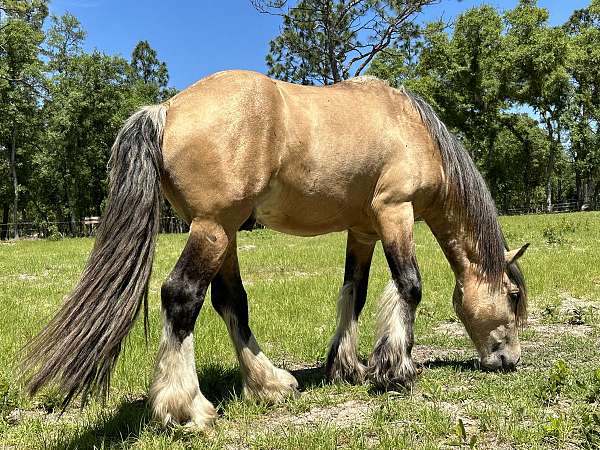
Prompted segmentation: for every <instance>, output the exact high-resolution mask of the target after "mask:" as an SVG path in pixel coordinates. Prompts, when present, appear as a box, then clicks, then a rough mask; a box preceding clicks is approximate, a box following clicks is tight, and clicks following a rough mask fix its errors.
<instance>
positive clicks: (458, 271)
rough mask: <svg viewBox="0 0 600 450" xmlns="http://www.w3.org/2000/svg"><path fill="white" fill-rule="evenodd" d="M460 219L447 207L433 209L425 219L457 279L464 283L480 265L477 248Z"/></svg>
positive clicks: (426, 214)
mask: <svg viewBox="0 0 600 450" xmlns="http://www.w3.org/2000/svg"><path fill="white" fill-rule="evenodd" d="M457 217H459V216H458V215H457V214H456V213H454V212H453V211H449V210H448V208H447V207H446V206H440V207H435V208H431V209H430V210H429V213H425V214H423V218H424V219H425V221H426V222H427V225H428V226H429V228H430V229H431V231H432V232H433V234H434V236H435V238H436V239H437V241H438V243H439V244H440V247H441V248H442V250H443V252H444V255H446V259H447V260H448V262H449V263H450V266H451V267H452V270H453V272H454V275H455V276H456V279H457V280H459V281H462V280H463V279H464V277H465V276H466V274H467V273H469V272H470V271H472V270H473V267H474V266H475V265H476V264H477V263H478V260H477V259H478V257H477V248H476V245H475V243H473V242H471V240H470V239H469V237H468V235H467V233H465V230H464V225H463V224H461V223H459V222H458V220H457V219H456V218H457Z"/></svg>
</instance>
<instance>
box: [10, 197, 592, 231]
mask: <svg viewBox="0 0 600 450" xmlns="http://www.w3.org/2000/svg"><path fill="white" fill-rule="evenodd" d="M581 210H586V211H589V210H591V208H590V207H589V206H588V205H584V206H583V207H580V206H579V205H578V204H577V202H563V203H556V204H554V205H552V211H550V213H564V212H575V211H581ZM546 213H548V211H547V207H546V205H535V206H530V207H527V208H525V207H523V208H510V209H508V210H506V211H501V214H504V215H509V216H514V215H524V214H546ZM98 223H99V218H98V217H86V218H85V219H84V220H81V221H75V222H20V223H19V224H18V225H17V229H18V232H19V237H22V238H50V239H52V238H60V237H67V236H69V237H82V236H94V235H95V234H96V229H97V228H98ZM0 226H1V227H2V231H3V233H2V234H1V235H2V236H4V235H6V236H8V238H9V239H10V238H13V237H14V224H12V223H8V224H2V225H0ZM5 230H6V231H5ZM188 231H189V226H188V225H187V224H186V223H185V222H184V221H183V220H181V219H180V218H178V217H161V219H160V232H161V233H187V232H188Z"/></svg>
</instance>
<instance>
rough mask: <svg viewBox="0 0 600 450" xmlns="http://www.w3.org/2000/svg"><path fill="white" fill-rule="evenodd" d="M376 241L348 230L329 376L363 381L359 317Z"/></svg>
mask: <svg viewBox="0 0 600 450" xmlns="http://www.w3.org/2000/svg"><path fill="white" fill-rule="evenodd" d="M374 248H375V243H374V242H368V243H364V242H361V241H359V240H357V239H356V237H355V236H354V235H353V233H352V232H351V231H349V232H348V241H347V245H346V267H345V271H344V285H343V286H342V289H341V291H340V294H339V300H338V305H337V309H338V311H337V316H338V325H337V330H336V333H335V336H334V337H333V339H332V341H331V345H330V349H329V353H328V355H327V363H326V366H325V373H326V375H327V378H328V379H330V380H332V381H335V380H345V381H349V382H353V383H361V382H362V381H363V380H364V378H365V374H366V367H365V366H364V365H363V364H362V363H361V362H360V361H359V359H358V353H357V350H358V348H357V346H358V317H359V315H360V313H361V311H362V309H363V307H364V305H365V301H366V299H367V287H368V283H369V270H370V267H371V259H372V256H373V249H374Z"/></svg>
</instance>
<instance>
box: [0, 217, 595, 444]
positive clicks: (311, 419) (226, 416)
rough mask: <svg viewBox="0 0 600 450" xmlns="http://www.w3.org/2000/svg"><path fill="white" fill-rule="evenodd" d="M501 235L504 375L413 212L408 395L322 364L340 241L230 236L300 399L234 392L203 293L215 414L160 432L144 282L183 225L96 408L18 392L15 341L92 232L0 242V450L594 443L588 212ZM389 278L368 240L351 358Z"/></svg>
mask: <svg viewBox="0 0 600 450" xmlns="http://www.w3.org/2000/svg"><path fill="white" fill-rule="evenodd" d="M502 225H503V228H504V231H505V234H506V236H507V239H508V241H509V243H510V244H511V246H517V245H521V244H523V243H525V242H531V244H532V245H531V247H530V249H529V250H528V252H527V253H526V255H525V256H524V257H523V260H522V267H523V270H524V272H525V275H526V278H527V281H528V284H529V289H530V325H529V326H528V328H526V329H525V330H524V331H523V333H522V343H523V355H522V363H521V365H520V366H519V369H518V370H517V371H516V372H514V373H506V374H501V373H484V372H480V371H478V370H477V369H476V367H475V362H474V360H475V357H476V353H475V351H474V350H473V348H472V346H471V344H470V341H469V340H468V338H466V336H465V334H464V333H463V332H462V327H461V325H460V324H458V323H456V318H455V314H454V312H453V310H452V306H451V295H452V289H453V283H454V282H453V276H452V273H451V271H450V270H449V267H448V264H447V262H446V260H445V259H444V257H443V255H442V252H441V251H440V249H439V248H438V246H437V244H436V243H435V240H434V239H433V237H432V236H431V233H430V232H429V230H428V229H427V227H426V226H425V225H424V224H423V223H418V224H416V226H415V231H416V241H417V253H418V259H419V264H420V268H421V273H422V277H423V287H424V296H423V301H422V303H421V306H420V308H419V312H418V315H417V321H416V327H415V333H416V347H415V350H414V354H415V359H416V361H417V363H418V364H419V366H420V367H421V369H422V373H421V375H420V376H419V378H418V381H417V383H416V385H415V386H414V388H413V390H412V391H411V392H400V393H398V392H388V393H384V394H378V393H375V392H373V390H372V389H371V388H370V386H369V385H365V386H350V385H344V384H340V385H330V384H328V383H326V382H325V381H324V380H323V374H322V368H321V367H322V363H323V360H324V358H325V354H326V350H327V345H328V342H329V339H330V338H331V336H332V334H333V332H334V328H335V300H336V296H337V292H338V289H339V287H340V284H341V280H342V277H343V268H344V250H345V236H344V235H343V234H333V235H328V236H322V237H317V238H297V237H291V236H285V235H281V234H277V233H274V232H271V231H267V230H261V231H255V232H252V233H246V232H243V233H240V237H239V246H240V262H241V266H242V276H243V278H244V282H245V284H246V289H247V292H248V296H249V298H250V321H251V326H252V328H253V329H254V332H255V335H256V337H257V339H258V341H259V343H260V344H261V346H262V347H263V350H264V351H265V353H266V354H267V355H269V356H270V357H271V359H272V360H273V361H274V362H275V363H276V364H278V365H280V366H282V367H285V368H288V369H289V370H292V371H297V372H295V373H296V376H297V378H298V379H299V381H300V384H301V388H302V395H301V396H300V397H299V398H297V399H293V400H289V401H288V402H286V403H285V404H282V405H279V406H272V407H268V406H265V405H260V404H254V403H250V402H245V401H243V400H242V399H241V398H240V395H239V393H240V391H241V388H240V374H239V370H238V368H237V364H236V360H235V356H234V353H233V350H232V347H231V344H230V343H229V339H228V337H227V333H226V329H225V326H224V324H223V323H222V321H221V320H220V319H219V317H218V316H217V315H216V313H215V312H214V310H213V309H212V307H211V306H210V301H208V300H207V302H206V303H205V305H204V308H203V310H202V312H201V315H200V319H199V321H198V323H197V325H196V358H197V368H198V377H199V381H200V386H201V389H202V391H203V392H204V394H205V395H206V396H207V397H208V398H209V399H210V400H211V401H213V402H214V403H215V404H216V405H218V409H219V412H220V414H221V417H220V419H219V421H218V423H217V425H216V427H215V429H214V430H212V431H211V432H209V433H208V434H197V433H190V432H188V431H186V430H185V429H183V428H175V429H169V430H163V429H162V428H161V427H160V426H158V425H157V424H156V423H154V422H152V421H151V420H150V419H149V417H148V410H147V407H146V404H145V400H146V392H147V389H148V386H149V384H150V381H151V375H152V368H153V363H154V357H155V352H156V349H157V343H158V339H159V333H160V323H159V304H160V301H159V291H160V285H161V282H162V280H163V279H164V278H165V277H166V275H167V274H168V272H169V271H170V269H171V268H172V266H173V265H174V263H175V261H176V259H177V257H178V255H179V253H180V252H181V250H182V248H183V245H184V242H185V239H186V236H185V235H165V236H160V239H159V241H158V247H157V252H156V258H155V261H156V262H155V265H154V272H153V276H152V280H151V285H150V287H151V292H150V322H151V326H150V335H149V343H148V346H146V344H145V342H144V333H143V327H142V326H141V325H142V324H141V323H138V324H136V326H135V328H134V330H133V332H132V333H131V335H130V337H129V338H128V340H127V342H126V345H125V348H124V351H123V353H122V356H121V358H120V361H119V364H118V367H117V369H116V373H115V375H114V378H113V382H112V390H111V396H110V399H109V400H108V402H107V403H106V404H105V405H102V404H100V403H92V404H91V405H89V406H87V407H85V408H83V409H80V408H78V405H74V406H72V407H70V408H69V409H68V410H67V411H66V412H65V413H64V414H63V415H62V416H61V415H60V398H59V397H58V396H57V394H56V393H55V392H53V391H52V390H49V391H45V392H44V393H43V394H41V395H38V396H37V397H35V398H33V399H29V398H27V397H24V396H22V395H21V393H20V386H19V382H18V380H17V373H16V370H15V364H16V361H17V360H18V358H19V354H20V349H21V348H22V346H23V345H24V344H25V343H26V342H27V341H28V339H30V338H31V337H32V336H33V335H34V334H35V333H36V332H37V331H38V330H39V329H40V328H41V327H42V326H43V325H44V324H45V323H46V322H47V321H48V320H49V319H50V318H51V316H52V315H53V314H54V312H55V311H56V310H57V308H58V306H59V304H60V302H61V300H62V298H63V297H64V296H65V295H66V294H67V293H68V292H69V290H70V289H71V288H72V287H73V285H74V284H75V283H76V281H77V279H78V277H79V275H80V272H81V269H82V267H83V265H84V263H85V260H86V258H87V255H88V252H89V251H90V249H91V246H92V243H93V241H92V240H91V239H65V240H61V241H56V242H50V241H20V242H9V243H3V244H0V449H12V448H18V449H21V448H23V449H36V448H44V449H64V448H81V449H83V448H94V447H96V448H129V447H133V448H141V449H150V448H152V449H155V448H157V449H161V448H164V449H188V448H229V449H233V448H250V449H264V448H268V449H276V448H277V449H279V448H298V449H302V450H309V449H329V448H357V449H358V448H390V449H397V448H423V449H437V448H460V447H463V448H469V447H475V448H523V449H530V448H547V449H554V448H598V447H599V446H600V406H599V401H600V400H599V399H600V372H599V371H598V369H600V351H599V350H600V328H599V324H600V244H599V242H600V214H599V213H581V214H579V213H577V214H568V215H544V216H528V217H506V218H502ZM387 280H388V270H387V267H386V266H385V259H384V257H383V255H382V252H381V248H380V247H379V246H378V249H377V251H376V255H375V257H374V261H373V267H372V271H371V278H370V285H369V296H368V300H367V306H366V308H365V311H364V312H363V314H362V316H361V319H360V325H361V326H360V332H361V337H360V339H361V340H360V353H361V355H362V356H363V357H365V358H366V357H368V355H369V352H370V349H371V346H372V345H373V328H374V318H375V312H376V303H377V297H378V296H379V294H380V293H381V292H382V289H383V287H384V285H385V283H386V282H387Z"/></svg>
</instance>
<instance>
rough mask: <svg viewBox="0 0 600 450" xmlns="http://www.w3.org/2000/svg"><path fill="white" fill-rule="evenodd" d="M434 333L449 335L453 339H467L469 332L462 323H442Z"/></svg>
mask: <svg viewBox="0 0 600 450" xmlns="http://www.w3.org/2000/svg"><path fill="white" fill-rule="evenodd" d="M433 331H434V332H435V333H439V334H447V335H448V336H452V337H465V336H467V332H466V331H465V327H464V326H463V324H462V323H460V322H442V323H440V324H439V325H438V326H436V327H435V328H434V329H433Z"/></svg>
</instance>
